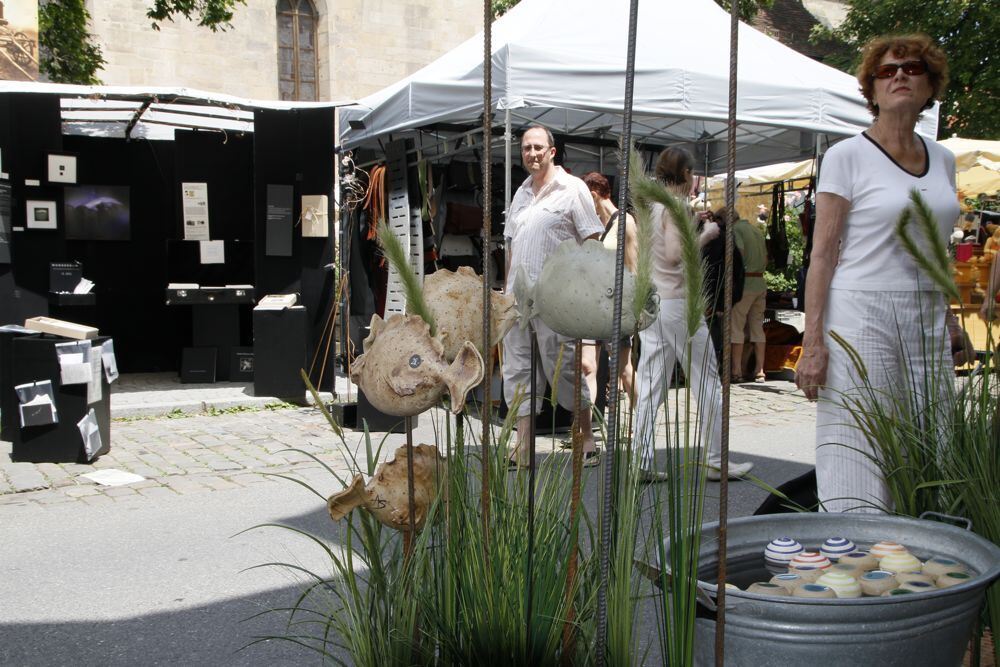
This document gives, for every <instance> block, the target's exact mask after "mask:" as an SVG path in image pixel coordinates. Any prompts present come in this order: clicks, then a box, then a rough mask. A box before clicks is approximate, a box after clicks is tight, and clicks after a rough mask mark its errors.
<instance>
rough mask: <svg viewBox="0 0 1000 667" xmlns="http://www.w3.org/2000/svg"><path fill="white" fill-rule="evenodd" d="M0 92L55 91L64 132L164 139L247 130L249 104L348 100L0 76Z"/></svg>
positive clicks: (305, 105) (294, 105)
mask: <svg viewBox="0 0 1000 667" xmlns="http://www.w3.org/2000/svg"><path fill="white" fill-rule="evenodd" d="M0 93H42V94H49V95H59V96H60V106H61V108H62V130H63V134H67V135H82V136H91V137H115V138H125V136H126V131H127V130H128V128H129V125H130V124H132V127H131V129H130V130H128V136H130V137H133V138H140V137H141V138H146V139H166V140H172V139H173V138H174V130H177V129H192V128H196V129H207V130H221V131H226V132H253V111H254V109H279V110H280V109H316V108H331V107H337V106H343V105H345V104H351V103H352V102H346V101H345V102H287V101H283V100H252V99H248V98H242V97H235V96H232V95H223V94H221V93H210V92H205V91H202V90H194V89H191V88H168V87H157V88H139V87H130V86H76V85H67V84H57V83H37V82H33V81H28V82H25V81H0Z"/></svg>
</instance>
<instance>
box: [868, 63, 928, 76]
mask: <svg viewBox="0 0 1000 667" xmlns="http://www.w3.org/2000/svg"><path fill="white" fill-rule="evenodd" d="M900 69H902V70H903V73H904V74H909V75H910V76H920V75H921V74H925V73H926V72H927V63H925V62H924V61H923V60H908V61H906V62H905V63H886V64H885V65H879V66H878V67H877V68H876V69H875V74H873V75H872V78H874V79H891V78H892V77H894V76H896V72H898V71H899V70H900Z"/></svg>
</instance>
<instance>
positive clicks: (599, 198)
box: [582, 171, 639, 405]
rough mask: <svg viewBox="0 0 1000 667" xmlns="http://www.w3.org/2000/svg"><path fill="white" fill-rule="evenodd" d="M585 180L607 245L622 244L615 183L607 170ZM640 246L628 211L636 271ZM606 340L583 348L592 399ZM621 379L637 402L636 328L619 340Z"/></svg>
mask: <svg viewBox="0 0 1000 667" xmlns="http://www.w3.org/2000/svg"><path fill="white" fill-rule="evenodd" d="M582 178H583V182H584V184H585V185H586V186H587V189H588V190H590V196H591V197H592V198H593V200H594V209H595V210H596V211H597V217H598V218H600V220H601V224H603V225H604V234H603V235H602V236H601V242H602V243H604V247H605V248H608V249H610V250H615V249H616V248H618V221H619V220H620V219H621V216H620V215H619V213H618V207H617V206H615V203H614V202H613V201H611V184H610V183H608V179H607V178H605V177H604V175H603V174H601V173H599V172H596V171H590V172H587V173H586V174H584V175H583V177H582ZM638 255H639V249H638V241H637V239H636V233H635V220H634V219H633V218H632V216H631V215H629V214H628V213H626V214H625V268H626V269H628V270H629V271H631V272H632V273H635V265H636V262H637V261H638V259H637V258H638ZM605 344H606V341H603V342H602V341H594V342H593V343H592V344H588V342H584V348H583V375H584V379H585V380H586V381H587V388H588V389H589V390H590V396H591V399H592V400H596V398H594V397H595V396H597V363H598V358H597V350H598V348H599V347H601V346H603V345H605ZM608 354H611V347H610V345H609V346H608ZM618 368H619V372H618V379H619V381H620V382H621V386H622V387H624V388H625V393H626V394H628V400H629V402H630V403H631V404H632V405H635V387H634V386H633V385H632V378H633V376H634V375H635V369H634V368H632V332H631V331H623V332H622V339H621V341H619V343H618Z"/></svg>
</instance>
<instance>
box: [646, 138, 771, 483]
mask: <svg viewBox="0 0 1000 667" xmlns="http://www.w3.org/2000/svg"><path fill="white" fill-rule="evenodd" d="M692 165H693V161H692V159H691V155H690V154H689V153H688V152H687V151H685V150H683V149H680V148H673V147H671V148H667V149H665V150H664V151H663V152H662V153H660V156H659V158H658V159H657V162H656V178H657V179H659V180H661V181H663V182H664V183H665V184H666V185H667V187H668V188H669V189H670V190H671V192H672V193H673V194H674V196H676V197H677V198H678V199H680V200H681V201H682V202H684V203H685V205H686V203H687V197H688V194H689V193H690V192H691V183H692V178H693V176H692V172H691V167H692ZM652 213H653V247H652V254H653V284H654V285H655V286H656V291H657V293H658V294H659V297H660V311H659V314H658V315H657V319H656V321H654V322H653V324H652V325H650V326H649V327H647V328H646V329H643V330H642V331H640V332H639V341H640V351H641V353H640V355H639V369H638V376H637V379H636V392H637V394H638V403H637V410H636V439H637V445H638V449H639V451H640V452H641V455H642V462H641V466H642V472H641V476H642V479H643V480H644V481H649V482H655V481H661V480H662V474H661V473H658V472H656V471H655V470H654V467H653V451H654V443H655V439H656V416H657V412H658V410H659V408H660V405H662V403H663V400H664V398H665V396H666V389H667V387H668V386H669V384H670V380H671V376H672V375H673V373H674V366H675V365H676V362H677V360H678V359H680V361H681V363H682V364H684V367H685V371H686V372H689V373H690V375H689V377H688V378H687V381H688V382H690V383H691V387H692V396H695V397H697V400H698V418H699V419H698V420H699V422H700V425H701V433H702V443H703V444H704V446H705V447H706V448H707V449H708V473H707V474H708V478H709V479H710V480H715V481H717V480H719V479H721V476H722V473H721V469H720V465H721V463H722V457H721V454H720V452H721V445H722V392H721V387H720V386H719V374H718V365H717V364H716V362H715V355H714V354H713V352H712V347H711V341H710V339H709V335H708V327H707V326H706V325H705V322H704V319H703V320H702V322H701V324H700V326H699V327H698V329H697V330H696V331H695V333H694V335H693V336H692V337H691V338H690V341H689V340H688V329H687V321H686V310H687V300H686V292H687V289H686V286H685V280H684V267H683V262H682V261H681V248H680V235H679V233H678V231H677V226H676V224H675V223H674V221H673V220H671V219H670V218H669V216H670V213H669V212H667V210H666V209H665V208H664V207H663V206H662V205H660V204H654V205H653V211H652ZM688 214H689V215H693V213H692V212H691V211H690V209H688ZM718 235H719V226H718V225H717V224H716V223H714V222H712V221H711V220H708V221H706V222H705V223H704V224H703V225H702V226H701V232H700V234H699V242H700V243H701V245H702V246H704V245H705V244H706V243H707V242H708V241H710V240H711V239H713V238H715V237H717V236H718ZM688 343H690V345H689V344H688ZM752 468H753V463H749V462H747V463H730V465H729V476H730V477H732V478H734V479H740V478H742V477H743V476H745V475H746V474H747V473H748V472H750V470H751V469H752Z"/></svg>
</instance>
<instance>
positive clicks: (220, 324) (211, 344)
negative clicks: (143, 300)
mask: <svg viewBox="0 0 1000 667" xmlns="http://www.w3.org/2000/svg"><path fill="white" fill-rule="evenodd" d="M253 302H254V289H253V287H252V286H250V285H241V286H229V287H192V288H183V289H170V288H168V289H167V290H166V304H167V305H168V306H191V344H192V346H193V347H196V348H214V349H215V351H216V353H215V373H214V377H213V379H214V380H229V379H230V378H231V375H232V373H231V371H230V368H229V360H230V356H231V352H232V349H233V348H234V347H239V345H240V312H239V308H240V306H241V305H249V304H252V303H253ZM181 378H182V380H181V381H182V382H183V381H184V373H182V374H181Z"/></svg>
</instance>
